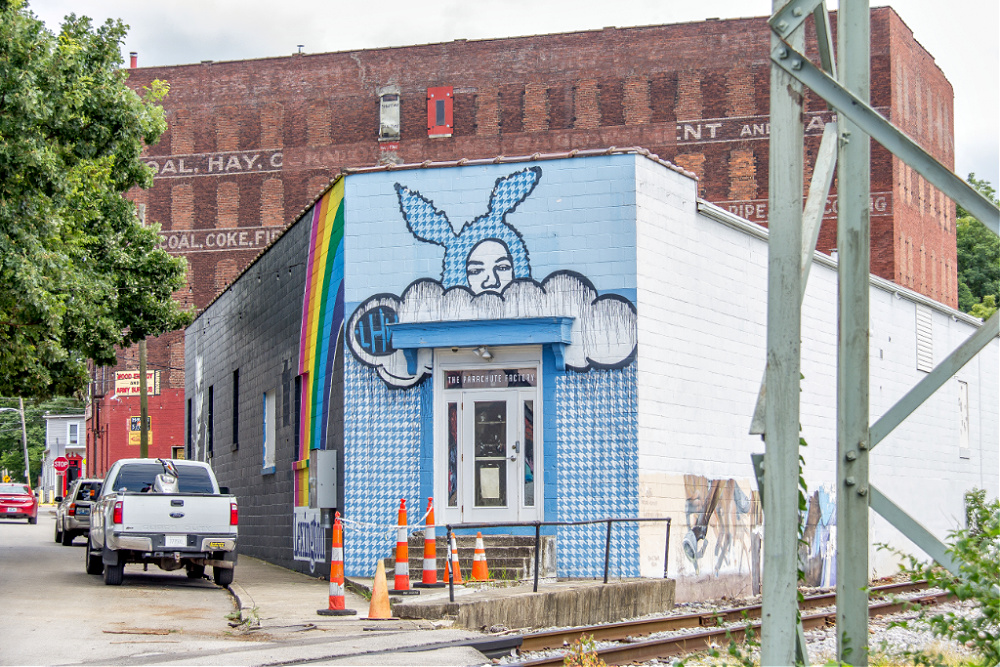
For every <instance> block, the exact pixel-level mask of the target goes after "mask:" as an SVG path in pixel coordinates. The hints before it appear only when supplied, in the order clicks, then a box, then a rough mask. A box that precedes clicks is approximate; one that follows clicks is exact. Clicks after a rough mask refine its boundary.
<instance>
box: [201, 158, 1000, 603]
mask: <svg viewBox="0 0 1000 667" xmlns="http://www.w3.org/2000/svg"><path fill="white" fill-rule="evenodd" d="M458 162H459V161H450V162H443V163H432V164H428V165H421V164H414V165H407V166H405V167H395V168H392V169H390V168H388V167H372V168H367V169H359V170H351V171H349V172H348V173H347V174H346V175H343V176H341V177H339V178H338V179H337V180H336V181H335V182H334V183H332V184H330V187H329V188H328V189H327V190H326V191H322V192H321V193H320V194H321V195H322V196H321V197H319V198H318V199H317V200H316V201H315V202H314V203H313V205H312V206H311V207H310V208H309V209H307V210H306V211H305V212H304V213H303V214H302V215H301V216H300V217H299V218H298V220H297V221H296V222H294V223H293V224H292V225H291V226H289V227H288V228H287V231H286V232H285V233H284V234H283V235H282V236H280V237H279V238H278V239H277V240H276V241H275V243H274V244H273V245H272V246H270V247H269V248H268V249H267V250H266V251H265V252H264V253H262V254H260V256H259V257H258V258H256V259H255V260H254V262H253V263H252V264H251V265H250V266H249V267H248V268H247V270H246V271H244V272H243V273H242V274H241V275H240V276H239V277H238V278H237V279H236V280H235V281H234V282H233V283H232V284H231V285H230V286H229V287H228V288H227V289H226V290H225V291H224V292H223V293H222V294H220V295H219V297H218V298H217V299H216V300H214V301H213V302H212V303H211V304H209V305H208V307H207V308H206V309H204V310H203V312H202V313H201V314H200V315H199V316H198V318H197V319H196V320H195V322H194V323H193V324H192V325H191V326H190V327H188V329H187V330H186V367H187V369H188V372H187V374H186V391H185V396H186V405H187V414H188V423H189V424H190V428H189V429H188V447H189V449H190V451H191V456H192V458H198V459H202V460H210V461H211V462H212V465H213V467H214V469H215V470H216V473H217V474H218V475H219V478H220V483H222V484H225V485H226V486H229V487H230V488H231V489H232V490H233V492H234V493H235V494H236V495H237V496H238V497H239V500H240V517H241V526H240V552H241V553H243V554H247V555H252V556H255V557H260V558H264V559H266V560H269V561H271V562H274V563H278V564H281V565H284V566H287V567H293V568H296V569H299V570H301V571H303V572H317V573H320V574H323V573H326V572H328V571H329V570H328V568H327V566H326V562H327V561H328V559H329V551H327V545H329V543H330V542H329V540H330V536H329V534H328V532H327V531H325V530H324V528H323V527H324V523H325V525H326V526H329V521H328V520H327V521H326V522H324V517H323V512H324V511H326V512H327V513H328V515H327V517H326V518H327V519H329V513H330V512H332V510H333V509H334V508H336V509H338V510H339V511H340V512H341V513H342V514H343V516H344V517H345V520H349V523H346V524H345V525H346V528H345V531H346V533H345V549H344V557H345V570H346V573H347V574H348V575H349V576H350V575H353V576H359V577H360V576H371V573H372V571H373V569H374V565H375V563H376V561H377V560H378V559H379V558H382V557H385V556H388V555H390V553H391V549H392V547H393V546H394V540H395V534H396V533H395V532H393V531H392V528H393V527H394V526H395V522H396V517H397V515H396V510H397V509H398V507H399V501H400V498H404V499H405V500H406V505H407V507H409V508H411V514H410V521H411V523H412V522H415V521H416V519H415V518H414V516H415V515H416V516H419V513H417V512H416V511H414V510H415V509H422V508H423V507H426V503H427V498H428V497H433V498H434V503H435V505H434V507H435V518H436V520H437V522H438V525H443V524H452V525H454V524H457V523H460V522H471V523H476V524H479V523H480V522H516V521H521V522H524V521H535V520H542V521H585V520H594V519H601V518H606V517H617V518H625V517H636V516H642V517H647V518H652V517H658V518H663V517H666V518H670V519H671V520H672V528H671V531H670V534H669V540H670V545H669V550H668V552H669V559H668V562H666V563H665V562H664V559H665V557H666V556H665V552H664V533H665V531H664V529H663V527H662V525H659V526H654V525H653V524H644V525H643V526H642V527H641V528H640V527H637V526H636V524H620V525H617V526H616V527H615V529H614V537H613V540H612V547H611V549H612V551H611V554H612V555H611V565H610V567H611V571H612V576H637V575H640V576H644V577H660V576H663V574H664V572H666V573H667V575H668V576H669V577H671V578H675V579H676V580H677V582H678V583H677V586H678V588H677V595H678V598H682V599H683V598H687V599H690V598H697V597H706V596H708V597H711V596H716V597H717V596H720V595H723V594H725V595H737V596H738V595H744V594H748V593H751V592H758V590H759V589H758V587H759V582H760V574H761V567H760V563H761V556H762V554H761V551H760V546H761V541H760V531H761V528H762V519H763V517H762V509H761V507H760V504H759V502H758V497H757V494H756V488H757V485H756V482H755V481H754V475H753V471H752V465H751V462H750V454H751V452H755V451H761V450H762V449H763V443H762V442H761V441H760V438H759V437H758V436H754V435H750V434H749V433H748V427H749V424H750V421H751V417H752V414H753V410H754V405H755V403H756V399H757V395H758V390H759V388H760V379H761V373H762V370H763V368H764V363H765V357H766V312H767V294H766V289H765V287H766V283H767V255H768V252H767V232H766V230H764V229H763V228H762V227H760V226H759V225H756V224H754V223H750V222H747V221H746V220H744V219H742V218H739V217H737V216H735V215H733V214H731V213H729V212H728V211H726V210H724V209H722V208H719V207H718V206H715V205H713V204H711V203H709V202H707V201H705V200H703V199H700V198H699V197H698V187H699V183H698V182H697V181H696V180H695V179H694V178H692V176H693V175H692V174H691V173H690V172H687V171H685V170H682V169H679V168H677V167H676V166H674V165H672V164H669V163H666V162H664V161H662V160H660V159H655V158H652V157H651V156H650V154H649V153H647V152H640V151H636V150H631V149H614V150H598V149H595V150H592V151H577V152H575V153H574V154H573V155H572V156H571V155H570V154H569V153H562V154H559V153H556V154H544V155H532V156H522V157H520V158H516V157H508V158H506V159H504V160H501V161H497V160H493V159H482V160H465V161H462V164H459V163H458ZM423 166H426V168H422V167H423ZM812 262H813V264H812V270H811V272H810V280H809V285H808V289H807V290H806V293H805V297H804V300H803V327H802V373H803V376H804V379H803V381H802V394H801V401H802V409H801V428H802V435H803V437H804V438H805V439H806V440H807V441H808V442H809V445H810V446H809V447H808V448H805V449H803V450H802V454H803V456H804V457H805V463H804V472H803V475H804V476H805V478H806V481H807V482H808V485H809V490H810V494H811V495H810V497H809V500H808V510H809V511H808V513H807V515H808V529H807V530H806V532H805V536H806V537H805V539H806V542H807V545H808V558H807V563H806V570H807V581H808V582H809V585H813V586H818V585H824V586H829V585H832V584H833V583H835V572H836V565H835V555H834V551H833V548H832V545H833V544H834V543H835V541H836V539H835V535H836V530H837V526H836V511H835V510H836V503H837V497H838V493H839V491H838V487H837V483H836V467H837V462H836V461H837V448H836V433H837V416H836V389H837V382H836V373H837V358H836V354H835V349H836V343H837V307H836V302H837V266H836V262H835V260H834V259H833V258H831V257H829V256H827V255H824V254H821V253H816V254H814V256H813V258H812ZM869 294H870V299H871V324H870V331H871V336H870V341H871V345H872V356H871V360H870V372H871V411H872V419H873V421H874V420H876V419H878V417H880V416H881V415H884V414H885V413H886V411H887V410H889V408H890V407H891V406H893V405H894V404H895V402H896V401H897V400H898V399H899V398H900V397H901V396H903V394H905V393H906V391H907V390H909V389H910V388H911V387H912V386H913V385H915V384H916V383H917V382H918V381H919V380H920V379H922V378H924V377H926V373H927V372H928V371H929V370H930V368H929V367H928V366H927V365H926V364H927V362H930V363H934V362H938V361H940V360H941V359H942V358H943V356H944V355H946V354H947V353H948V351H949V350H951V349H953V348H954V347H955V346H957V345H958V344H959V343H960V342H961V341H963V340H965V339H966V338H967V337H968V336H969V335H970V334H971V333H972V332H974V331H975V330H976V328H977V327H979V326H981V323H980V322H979V320H977V319H976V318H972V317H970V316H968V315H965V314H963V313H960V312H958V311H955V310H953V309H951V308H948V307H947V306H944V305H942V304H940V303H939V302H936V301H934V300H932V299H929V298H927V297H925V296H923V295H921V294H918V293H917V292H915V291H913V290H910V289H907V288H905V287H901V286H899V285H896V284H894V283H892V282H890V281H887V280H885V279H882V278H878V277H875V276H873V277H872V278H871V281H870V290H869ZM706 304H710V306H706ZM917 322H925V323H926V328H924V325H923V324H922V325H921V327H920V328H919V331H918V325H917ZM996 343H997V341H993V342H992V343H991V344H990V345H989V346H987V348H986V349H984V350H983V351H982V352H980V353H979V354H978V355H976V357H975V358H974V359H973V360H971V361H970V362H969V363H968V364H967V365H965V366H964V367H963V368H962V369H961V370H960V371H959V372H958V373H957V374H956V376H955V377H953V378H951V379H949V380H948V382H946V383H945V384H944V385H943V386H942V387H941V388H940V389H938V390H937V391H936V392H935V394H934V396H933V397H932V398H931V399H930V400H929V401H928V402H927V403H925V404H924V405H922V406H921V408H920V410H919V411H917V412H916V413H914V414H913V415H912V416H911V417H910V418H908V419H907V420H906V421H905V422H904V423H903V424H901V425H900V426H899V428H898V429H896V430H895V431H893V433H892V434H891V435H890V436H888V437H887V438H886V440H885V441H884V443H883V444H882V445H880V449H879V452H878V456H877V457H875V456H873V457H872V464H871V474H872V481H873V483H874V484H877V486H878V488H879V489H881V490H883V491H884V492H885V493H886V495H887V496H889V497H892V498H893V499H895V500H896V501H897V502H899V503H900V504H901V506H902V507H904V508H906V509H907V510H908V511H909V512H910V513H911V514H913V515H916V516H920V517H921V523H922V524H923V525H924V526H925V527H927V528H928V529H929V530H931V531H933V532H934V534H935V535H938V536H939V537H942V538H943V537H944V535H945V534H946V533H947V531H948V530H949V529H950V528H952V527H954V522H955V521H956V519H955V517H960V516H961V515H962V510H961V508H962V498H963V495H962V494H963V493H964V491H965V490H967V489H969V488H971V487H973V486H982V487H983V488H986V489H987V490H988V493H990V494H994V493H995V492H996V489H997V483H998V474H997V471H998V467H997V466H998V458H997V457H998V453H1000V452H998V450H997V441H998V437H1000V436H998V430H997V429H998V422H1000V416H998V408H1000V402H998V401H1000V398H998V387H997V378H996V373H995V369H996V367H997V363H998V357H997V352H998V345H997V344H996ZM918 349H919V350H921V352H920V353H918ZM924 350H930V351H931V357H932V358H931V359H925V358H924V356H923V354H924V353H923V351H924ZM324 487H325V488H327V489H336V493H330V494H328V495H327V494H324V493H322V490H323V488H324ZM324 496H325V497H324ZM417 523H419V522H417ZM477 530H478V528H477ZM544 530H546V533H547V535H548V536H549V537H550V538H552V539H553V540H554V543H555V545H556V549H555V569H556V574H557V575H558V576H566V577H594V576H600V574H601V572H602V568H603V550H602V546H603V545H604V540H605V536H606V534H605V532H604V529H603V527H595V526H589V527H585V526H562V527H558V528H553V527H548V528H546V529H544ZM482 531H483V533H484V534H487V537H488V538H489V537H491V535H490V533H495V534H501V535H503V534H507V533H514V534H517V532H518V531H527V532H533V529H531V528H526V527H523V526H522V527H521V528H510V527H506V528H503V527H501V528H489V529H487V528H483V529H482ZM473 534H474V533H473ZM872 540H873V542H882V543H886V544H891V545H892V546H894V547H897V548H899V549H901V550H903V551H909V550H912V548H913V547H912V546H911V545H910V543H909V542H908V541H906V540H905V538H903V537H902V536H901V535H900V534H899V533H898V532H897V531H896V530H895V529H894V528H891V527H890V526H889V525H888V524H887V523H886V522H885V521H884V520H882V519H881V517H879V516H877V515H873V518H872ZM438 553H439V554H442V555H443V552H442V550H440V549H439V551H438ZM894 559H895V556H893V555H892V554H890V553H888V552H882V551H879V552H878V553H877V554H874V553H873V556H872V568H873V571H875V572H885V571H886V570H887V569H888V570H895V563H894V562H893V560H894ZM463 567H464V565H463ZM411 573H413V571H412V570H411ZM413 574H415V573H413Z"/></svg>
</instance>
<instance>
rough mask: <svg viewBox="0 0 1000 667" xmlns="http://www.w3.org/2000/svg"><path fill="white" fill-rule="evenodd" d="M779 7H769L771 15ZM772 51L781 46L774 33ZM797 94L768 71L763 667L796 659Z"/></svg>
mask: <svg viewBox="0 0 1000 667" xmlns="http://www.w3.org/2000/svg"><path fill="white" fill-rule="evenodd" d="M785 4H786V0H774V1H773V5H772V6H773V8H774V11H775V12H777V11H779V10H781V8H782V7H784V6H785ZM804 42H805V37H804V30H803V29H802V28H801V26H800V27H799V28H797V29H796V30H794V31H793V32H792V33H791V34H789V35H788V37H787V43H788V46H790V47H791V48H793V49H795V50H802V49H803V47H804ZM771 46H772V48H775V49H781V48H786V47H785V46H784V43H783V42H782V41H781V39H780V38H779V37H778V36H777V35H775V34H773V33H772V35H771ZM803 94H804V93H803V88H802V85H801V84H799V82H798V81H796V80H795V79H793V78H792V77H791V76H789V75H788V74H786V73H785V72H784V71H782V70H781V69H779V68H778V67H776V66H774V65H772V66H771V137H770V156H771V157H770V159H769V173H768V178H769V185H768V190H769V194H768V206H769V210H770V214H769V215H768V226H769V228H770V233H769V241H768V264H767V265H768V270H767V271H768V272H767V369H766V379H767V402H766V410H765V417H764V423H765V440H766V449H765V453H764V479H765V484H766V486H767V494H766V495H765V496H764V500H763V502H764V516H765V517H766V521H765V523H764V573H763V574H764V581H763V601H762V605H763V608H762V628H761V664H762V665H791V664H794V662H795V655H796V654H795V644H796V629H797V627H798V619H797V617H796V609H797V599H796V598H797V582H798V521H799V516H798V474H799V461H798V454H799V367H800V355H801V343H800V340H801V328H802V317H801V313H802V305H801V303H802V300H801V298H800V297H801V293H802V287H801V285H802V269H801V261H802V260H801V254H802V194H803V181H804V178H803V164H802V137H803V127H802V114H803Z"/></svg>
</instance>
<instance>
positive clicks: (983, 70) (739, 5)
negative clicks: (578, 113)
mask: <svg viewBox="0 0 1000 667" xmlns="http://www.w3.org/2000/svg"><path fill="white" fill-rule="evenodd" d="M29 4H30V7H31V9H32V11H34V12H35V14H37V15H38V16H39V17H40V18H41V19H43V20H44V21H45V22H46V24H47V25H48V27H49V28H50V29H53V30H55V29H57V28H58V26H59V24H60V23H61V22H62V17H63V16H65V15H66V14H69V13H71V12H75V13H77V14H84V15H86V16H90V17H91V18H93V19H94V20H95V21H97V22H103V21H104V20H105V19H107V18H109V17H112V18H120V19H122V20H123V21H124V22H125V23H127V24H128V25H129V26H130V27H131V29H130V31H129V36H128V39H127V40H126V43H125V48H124V54H123V55H124V59H125V62H126V63H127V62H128V52H129V51H137V52H138V53H139V65H140V66H147V67H148V66H155V65H180V64H186V63H197V62H200V61H202V60H242V59H247V58H266V57H273V56H283V55H288V54H290V53H294V52H296V51H297V50H298V45H299V44H302V45H304V47H303V51H306V52H309V53H323V52H328V51H348V50H353V49H365V48H378V47H384V46H406V45H411V44H426V43H432V42H445V41H451V40H453V39H482V38H489V37H512V36H521V35H535V34H544V33H554V32H570V31H574V30H587V29H595V28H603V27H605V26H618V27H626V26H636V25H653V24H662V23H680V22H686V21H699V20H703V19H706V18H711V17H717V18H723V19H727V18H737V17H745V16H764V15H766V14H769V13H770V8H771V3H770V2H769V1H768V0H612V2H607V1H606V0H600V1H598V0H575V1H573V2H570V1H569V0H475V1H471V0H437V1H436V2H431V3H427V4H424V3H420V2H406V3H404V2H399V1H398V0H380V1H377V2H374V3H372V4H368V3H367V2H356V1H352V2H345V1H344V0H285V1H284V2H275V1H274V0H168V1H166V2H150V1H149V0H29ZM872 4H873V5H884V4H889V5H892V6H893V7H894V8H895V9H896V11H897V12H898V13H899V15H900V16H901V17H902V18H903V20H904V21H905V22H906V24H907V25H908V26H909V27H910V28H911V29H912V30H913V33H914V35H915V37H916V39H917V40H918V41H919V42H920V43H921V44H923V45H924V47H926V48H927V49H928V51H930V53H931V54H932V55H933V56H934V57H935V59H936V61H937V63H938V64H939V66H940V67H941V69H942V70H943V71H944V73H945V76H947V77H948V80H949V81H950V82H951V84H952V86H953V87H954V90H955V142H956V165H955V167H956V171H957V172H958V173H959V175H961V176H963V177H964V176H966V175H967V174H968V173H969V172H975V173H976V175H977V176H978V177H980V178H986V179H987V180H989V181H990V182H991V183H993V185H994V186H996V185H997V184H998V182H1000V150H998V144H1000V94H998V90H1000V67H998V63H1000V40H998V32H1000V2H998V1H997V0H962V1H961V2H959V3H954V4H952V3H944V2H941V1H940V0H888V1H885V0H883V1H882V2H873V3H872ZM827 6H828V7H830V8H831V9H835V8H836V3H835V2H833V0H828V3H827ZM959 8H960V9H961V12H960V13H958V14H956V11H958V9H959Z"/></svg>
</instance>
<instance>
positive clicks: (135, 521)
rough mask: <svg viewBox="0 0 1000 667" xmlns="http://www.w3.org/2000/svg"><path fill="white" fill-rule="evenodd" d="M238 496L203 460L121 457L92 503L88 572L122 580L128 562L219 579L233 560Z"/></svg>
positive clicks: (111, 581) (229, 577)
mask: <svg viewBox="0 0 1000 667" xmlns="http://www.w3.org/2000/svg"><path fill="white" fill-rule="evenodd" d="M237 519H238V510H237V504H236V498H235V497H234V496H232V495H230V494H229V490H228V489H226V488H221V489H220V488H219V483H218V482H217V481H216V479H215V474H214V473H213V472H212V469H211V468H210V467H209V466H208V464H206V463H201V462H199V461H184V460H179V459H122V460H120V461H116V462H115V463H114V464H113V465H112V466H111V469H110V470H108V474H107V476H105V478H104V484H103V486H102V487H101V495H100V496H99V497H98V498H97V500H96V501H95V502H94V504H93V507H92V510H91V518H90V538H89V539H88V540H87V549H86V559H87V562H86V569H87V574H101V572H102V570H103V572H104V583H105V584H108V585H110V586H118V585H120V584H121V583H122V578H123V576H124V569H125V564H126V563H142V564H143V567H146V566H148V565H149V564H150V563H153V564H155V565H158V566H159V567H160V568H162V569H164V570H179V569H180V568H182V567H183V568H185V569H186V570H187V576H188V577H190V578H193V579H198V578H201V577H203V576H204V574H205V568H206V567H207V566H211V567H212V575H213V578H214V579H215V583H216V584H218V585H219V586H228V585H229V584H231V583H232V581H233V572H234V567H235V566H236V536H237Z"/></svg>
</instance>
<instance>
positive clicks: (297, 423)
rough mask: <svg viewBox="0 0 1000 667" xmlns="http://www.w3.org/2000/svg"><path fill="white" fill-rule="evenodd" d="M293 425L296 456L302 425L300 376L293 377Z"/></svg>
mask: <svg viewBox="0 0 1000 667" xmlns="http://www.w3.org/2000/svg"><path fill="white" fill-rule="evenodd" d="M292 423H294V424H295V435H294V443H295V444H294V451H295V453H296V456H297V455H298V451H299V440H300V437H301V425H302V376H301V375H296V376H295V419H294V420H292Z"/></svg>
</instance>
